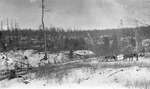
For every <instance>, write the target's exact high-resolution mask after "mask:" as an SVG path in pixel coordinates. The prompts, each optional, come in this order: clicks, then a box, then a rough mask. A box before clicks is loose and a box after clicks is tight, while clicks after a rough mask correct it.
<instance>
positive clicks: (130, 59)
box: [124, 53, 139, 61]
mask: <svg viewBox="0 0 150 89" xmlns="http://www.w3.org/2000/svg"><path fill="white" fill-rule="evenodd" d="M133 58H136V61H138V60H139V58H138V54H137V53H131V54H124V60H127V59H129V61H133Z"/></svg>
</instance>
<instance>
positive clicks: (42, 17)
mask: <svg viewBox="0 0 150 89" xmlns="http://www.w3.org/2000/svg"><path fill="white" fill-rule="evenodd" d="M44 15H45V0H42V16H41V21H42V30H43V31H44V45H45V46H44V47H45V48H44V51H45V56H44V57H45V59H46V60H47V40H46V37H47V36H46V29H45V23H44Z"/></svg>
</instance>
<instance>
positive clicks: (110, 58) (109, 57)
mask: <svg viewBox="0 0 150 89" xmlns="http://www.w3.org/2000/svg"><path fill="white" fill-rule="evenodd" d="M104 59H105V60H106V62H108V61H109V60H114V61H117V57H116V56H114V55H111V56H105V57H104Z"/></svg>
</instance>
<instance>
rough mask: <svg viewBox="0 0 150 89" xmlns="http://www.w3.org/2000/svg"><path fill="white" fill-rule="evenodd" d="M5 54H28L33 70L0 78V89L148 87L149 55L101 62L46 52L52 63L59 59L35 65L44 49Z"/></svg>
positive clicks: (98, 59) (10, 55)
mask: <svg viewBox="0 0 150 89" xmlns="http://www.w3.org/2000/svg"><path fill="white" fill-rule="evenodd" d="M8 55H9V57H10V58H12V59H13V60H16V58H18V60H19V57H18V55H25V56H27V57H28V59H29V60H30V61H29V62H30V64H31V65H32V66H33V67H34V71H32V72H29V73H28V74H26V75H24V76H23V77H21V78H15V79H12V80H8V79H5V80H2V81H0V89H49V88H53V89H91V88H96V89H150V58H149V57H146V58H140V60H139V61H138V62H136V61H132V62H129V61H117V62H101V61H100V60H101V58H89V59H84V60H73V61H72V62H70V61H69V59H67V58H66V57H65V56H63V55H62V54H48V58H49V61H50V63H51V64H53V63H54V59H58V60H57V62H56V64H57V65H53V66H52V65H51V64H49V65H45V66H40V67H38V63H39V61H40V59H41V58H42V57H43V56H44V54H43V53H37V52H35V51H33V50H27V51H24V52H22V51H18V52H8ZM56 55H57V56H56ZM56 57H57V58H56ZM50 59H51V60H50ZM2 66H3V65H2V64H1V66H0V67H1V68H2Z"/></svg>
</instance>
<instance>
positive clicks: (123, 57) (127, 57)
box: [103, 53, 144, 62]
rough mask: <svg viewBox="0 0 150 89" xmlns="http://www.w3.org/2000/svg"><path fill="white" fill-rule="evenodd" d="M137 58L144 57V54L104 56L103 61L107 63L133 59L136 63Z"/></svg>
mask: <svg viewBox="0 0 150 89" xmlns="http://www.w3.org/2000/svg"><path fill="white" fill-rule="evenodd" d="M139 57H144V53H130V54H121V55H111V56H110V55H109V56H104V58H103V61H106V62H109V61H119V60H123V61H133V60H134V59H135V60H136V61H138V60H139Z"/></svg>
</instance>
